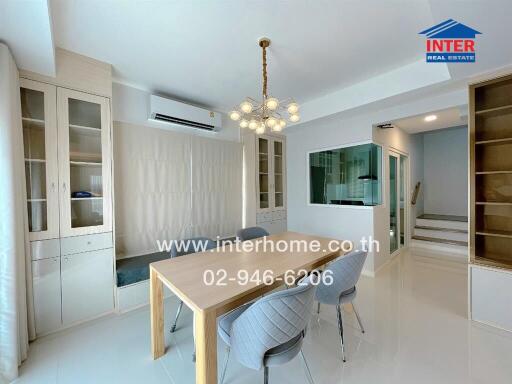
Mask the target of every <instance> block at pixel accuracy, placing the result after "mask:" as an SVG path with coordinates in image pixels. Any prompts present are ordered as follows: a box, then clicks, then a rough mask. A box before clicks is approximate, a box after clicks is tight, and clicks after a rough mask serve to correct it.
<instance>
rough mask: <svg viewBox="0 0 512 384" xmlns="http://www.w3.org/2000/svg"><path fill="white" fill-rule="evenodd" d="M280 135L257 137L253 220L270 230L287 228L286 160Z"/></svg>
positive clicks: (282, 139)
mask: <svg viewBox="0 0 512 384" xmlns="http://www.w3.org/2000/svg"><path fill="white" fill-rule="evenodd" d="M285 155H286V152H285V140H284V138H283V137H277V136H270V135H262V136H257V137H256V206H257V210H256V223H257V224H258V225H259V226H262V227H264V228H265V229H267V230H268V231H269V232H270V233H276V232H282V231H285V230H286V162H285Z"/></svg>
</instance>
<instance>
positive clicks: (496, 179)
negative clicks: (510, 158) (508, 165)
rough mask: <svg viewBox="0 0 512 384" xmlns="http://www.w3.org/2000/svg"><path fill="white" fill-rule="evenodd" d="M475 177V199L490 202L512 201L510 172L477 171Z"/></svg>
mask: <svg viewBox="0 0 512 384" xmlns="http://www.w3.org/2000/svg"><path fill="white" fill-rule="evenodd" d="M475 178H476V180H475V181H476V185H475V192H476V200H477V201H479V202H491V203H512V173H510V172H485V173H477V174H476V176H475Z"/></svg>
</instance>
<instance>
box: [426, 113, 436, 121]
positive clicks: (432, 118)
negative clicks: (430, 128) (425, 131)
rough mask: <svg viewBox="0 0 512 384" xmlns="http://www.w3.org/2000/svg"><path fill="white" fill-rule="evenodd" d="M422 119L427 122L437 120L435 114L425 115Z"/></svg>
mask: <svg viewBox="0 0 512 384" xmlns="http://www.w3.org/2000/svg"><path fill="white" fill-rule="evenodd" d="M424 120H425V121H427V122H429V121H434V120H437V116H436V115H428V116H425V119H424Z"/></svg>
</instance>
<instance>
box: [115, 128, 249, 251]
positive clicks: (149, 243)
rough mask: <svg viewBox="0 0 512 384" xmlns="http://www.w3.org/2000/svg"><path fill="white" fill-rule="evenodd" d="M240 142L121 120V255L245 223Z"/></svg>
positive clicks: (118, 227) (212, 234) (118, 181)
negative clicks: (243, 217) (163, 242)
mask: <svg viewBox="0 0 512 384" xmlns="http://www.w3.org/2000/svg"><path fill="white" fill-rule="evenodd" d="M241 148H242V147H241V144H240V143H234V142H227V141H222V140H216V139H208V138H204V137H199V136H194V135H186V134H182V133H177V132H172V131H168V130H159V129H155V128H148V127H144V126H137V125H133V124H128V123H121V122H117V121H116V122H114V180H115V181H114V183H115V215H116V249H117V253H118V257H125V256H134V255H140V254H144V253H149V252H154V251H156V250H157V240H160V241H163V240H174V239H183V238H186V237H191V236H208V237H212V238H214V239H215V238H216V237H217V236H220V237H224V236H231V235H233V234H235V232H236V230H237V229H238V228H240V226H241V223H242V149H241Z"/></svg>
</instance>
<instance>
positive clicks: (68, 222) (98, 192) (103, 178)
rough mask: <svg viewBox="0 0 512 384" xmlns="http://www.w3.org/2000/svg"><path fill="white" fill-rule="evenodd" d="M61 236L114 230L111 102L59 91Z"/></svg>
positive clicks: (67, 91) (60, 89) (72, 92)
mask: <svg viewBox="0 0 512 384" xmlns="http://www.w3.org/2000/svg"><path fill="white" fill-rule="evenodd" d="M58 108H59V147H60V151H59V157H60V167H61V168H60V179H61V180H60V184H61V185H60V187H61V205H62V212H61V214H62V218H61V233H62V236H73V235H83V234H90V233H98V232H106V231H110V230H111V197H110V180H111V166H110V123H109V121H110V117H109V108H108V100H107V99H106V98H104V97H100V96H94V95H90V94H86V93H82V92H77V91H71V90H68V89H62V88H59V90H58Z"/></svg>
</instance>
